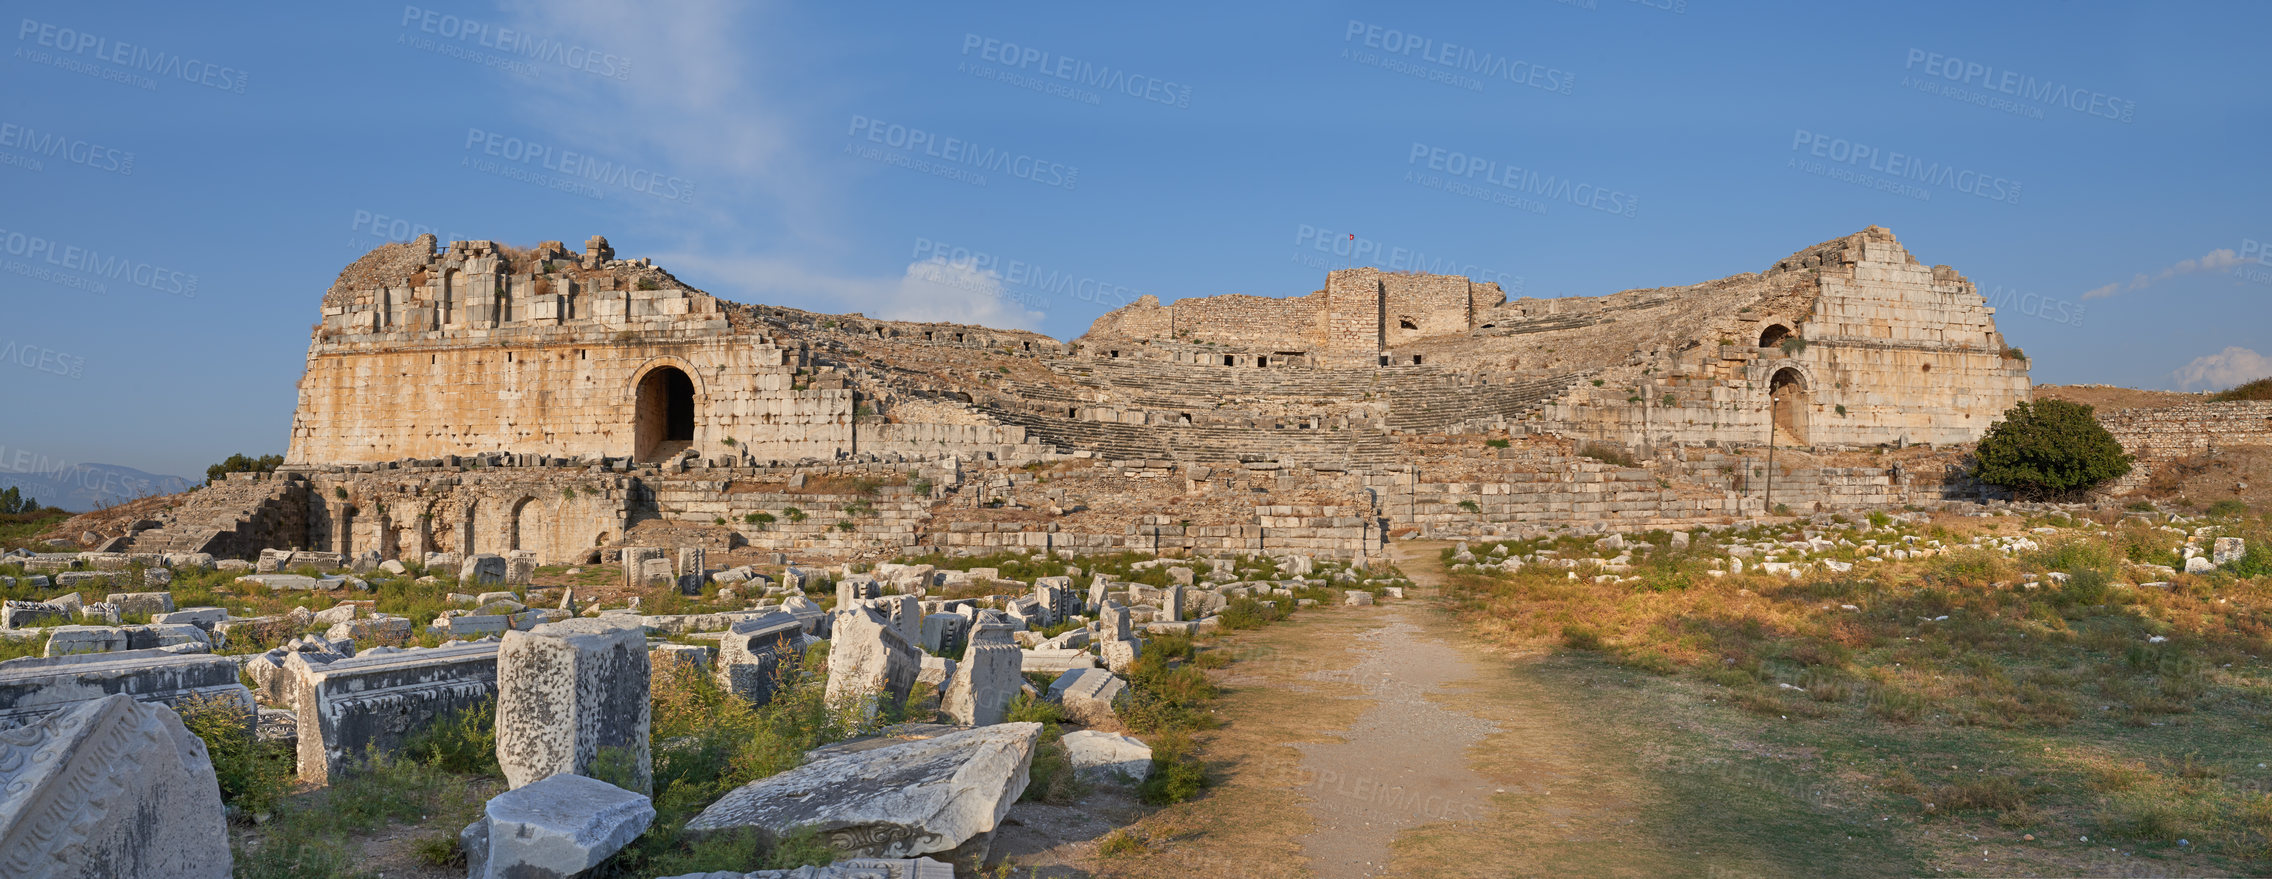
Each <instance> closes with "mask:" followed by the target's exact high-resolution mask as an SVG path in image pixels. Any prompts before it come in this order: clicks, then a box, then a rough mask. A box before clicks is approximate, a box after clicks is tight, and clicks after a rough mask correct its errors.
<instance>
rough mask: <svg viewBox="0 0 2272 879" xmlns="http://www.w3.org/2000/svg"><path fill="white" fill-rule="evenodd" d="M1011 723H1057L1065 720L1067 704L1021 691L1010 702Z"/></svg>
mask: <svg viewBox="0 0 2272 879" xmlns="http://www.w3.org/2000/svg"><path fill="white" fill-rule="evenodd" d="M1008 722H1010V723H1039V724H1044V725H1055V724H1060V723H1064V722H1065V706H1063V705H1059V704H1057V703H1055V702H1051V701H1049V700H1048V699H1042V698H1036V697H1035V696H1034V695H1033V694H1032V693H1022V692H1021V693H1019V694H1018V698H1017V699H1015V700H1013V701H1011V702H1010V713H1009V715H1008Z"/></svg>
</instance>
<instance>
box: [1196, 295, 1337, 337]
mask: <svg viewBox="0 0 2272 879" xmlns="http://www.w3.org/2000/svg"><path fill="white" fill-rule="evenodd" d="M1323 308H1324V301H1323V299H1322V297H1320V296H1318V295H1317V294H1315V293H1312V294H1310V295H1308V296H1296V297H1293V298H1290V299H1274V298H1270V297H1267V296H1243V295H1239V294H1231V295H1227V296H1208V297H1204V298H1197V299H1184V300H1180V301H1178V302H1176V303H1175V304H1174V305H1172V306H1169V308H1168V311H1169V312H1170V313H1171V314H1173V315H1174V336H1173V338H1179V339H1184V340H1187V341H1193V342H1211V343H1214V344H1216V345H1229V346H1234V347H1239V348H1254V349H1272V350H1285V351H1305V350H1308V349H1309V348H1310V347H1312V346H1314V345H1315V344H1316V339H1317V326H1318V315H1319V313H1320V312H1321V311H1322V310H1323Z"/></svg>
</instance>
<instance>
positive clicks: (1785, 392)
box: [1767, 366, 1807, 446]
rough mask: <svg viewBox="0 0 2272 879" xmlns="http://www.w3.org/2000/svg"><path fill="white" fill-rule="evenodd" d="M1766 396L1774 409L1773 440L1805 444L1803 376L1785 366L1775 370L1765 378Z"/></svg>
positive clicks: (1805, 389)
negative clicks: (1770, 376) (1773, 374)
mask: <svg viewBox="0 0 2272 879" xmlns="http://www.w3.org/2000/svg"><path fill="white" fill-rule="evenodd" d="M1767 396H1768V399H1769V401H1770V403H1769V405H1770V406H1772V407H1773V409H1774V413H1775V443H1776V444H1777V445H1788V446H1803V445H1806V444H1807V381H1806V376H1805V375H1803V374H1801V373H1800V372H1799V371H1798V370H1796V369H1792V368H1791V367H1788V366H1786V367H1783V368H1782V369H1778V370H1776V371H1775V376H1774V377H1773V378H1771V379H1768V381H1767Z"/></svg>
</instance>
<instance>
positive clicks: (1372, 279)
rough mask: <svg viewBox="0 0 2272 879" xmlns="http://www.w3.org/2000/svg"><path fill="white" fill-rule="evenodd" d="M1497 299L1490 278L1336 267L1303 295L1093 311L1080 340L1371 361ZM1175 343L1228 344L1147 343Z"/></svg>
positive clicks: (1469, 322)
mask: <svg viewBox="0 0 2272 879" xmlns="http://www.w3.org/2000/svg"><path fill="white" fill-rule="evenodd" d="M1505 300H1506V294H1505V293H1504V292H1502V291H1501V290H1500V289H1499V286H1498V285H1497V284H1493V283H1476V282H1473V281H1470V280H1468V279H1467V278H1464V277H1459V276H1456V275H1423V274H1404V273H1389V272H1382V271H1380V270H1379V269H1374V268H1354V269H1341V270H1337V271H1332V272H1327V273H1326V282H1325V289H1323V290H1319V291H1317V292H1315V293H1311V294H1309V295H1306V296H1295V297H1289V298H1282V299H1281V298H1272V297H1264V296H1247V295H1243V294H1228V295H1222V296H1203V297H1192V298H1187V299H1180V300H1177V301H1176V302H1175V303H1174V304H1172V305H1164V306H1163V305H1161V304H1159V300H1158V299H1156V298H1153V297H1149V296H1147V297H1144V298H1143V299H1139V300H1137V301H1136V303H1135V304H1133V305H1130V306H1128V307H1126V308H1122V309H1119V310H1117V311H1114V312H1111V313H1109V314H1106V315H1104V316H1103V317H1099V318H1097V320H1096V322H1095V323H1093V324H1091V325H1090V327H1089V333H1088V335H1087V336H1085V337H1084V338H1085V339H1086V340H1087V341H1088V342H1089V343H1090V344H1089V345H1088V346H1087V349H1086V350H1087V353H1088V354H1089V355H1090V356H1092V357H1103V358H1105V359H1115V358H1118V357H1122V356H1126V357H1131V358H1146V359H1175V360H1186V359H1190V360H1192V362H1200V363H1206V362H1209V361H1213V360H1216V359H1217V358H1227V359H1228V361H1229V362H1223V363H1222V364H1221V365H1223V366H1250V365H1253V366H1262V365H1269V364H1265V363H1257V362H1255V357H1256V356H1258V355H1259V356H1261V357H1264V358H1267V359H1269V360H1270V361H1273V362H1275V363H1276V364H1277V365H1281V366H1283V365H1289V364H1288V363H1287V361H1288V360H1292V359H1295V358H1299V360H1298V363H1299V365H1303V366H1323V367H1340V368H1357V367H1375V366H1380V365H1381V363H1380V361H1379V358H1380V355H1381V354H1382V352H1383V351H1384V349H1385V348H1386V347H1387V346H1389V345H1391V344H1394V343H1396V342H1402V341H1409V340H1412V339H1418V338H1423V337H1426V336H1434V335H1443V334H1447V333H1464V332H1467V331H1468V330H1470V329H1473V328H1474V326H1475V319H1476V314H1477V313H1478V312H1479V310H1481V309H1485V308H1491V307H1495V306H1497V305H1499V304H1500V303H1502V302H1504V301H1505ZM1179 342H1180V343H1187V344H1197V345H1208V346H1223V347H1225V348H1228V349H1230V350H1224V351H1219V352H1214V351H1208V352H1193V351H1184V350H1180V349H1178V350H1172V351H1171V350H1158V351H1154V350H1146V349H1147V348H1149V347H1151V346H1155V345H1163V344H1164V343H1179ZM1168 347H1169V348H1173V346H1168ZM1192 355H1197V356H1196V357H1193V356H1192Z"/></svg>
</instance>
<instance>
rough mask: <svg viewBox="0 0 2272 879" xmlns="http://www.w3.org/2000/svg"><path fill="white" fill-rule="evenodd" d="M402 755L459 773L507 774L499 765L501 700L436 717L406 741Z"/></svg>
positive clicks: (490, 699)
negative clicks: (498, 708) (498, 729)
mask: <svg viewBox="0 0 2272 879" xmlns="http://www.w3.org/2000/svg"><path fill="white" fill-rule="evenodd" d="M402 756H403V757H404V758H405V759H408V760H411V761H414V762H418V763H424V764H426V765H428V766H433V767H436V768H439V769H441V770H443V771H445V772H453V773H456V774H458V775H487V776H503V775H504V770H502V769H500V768H498V766H497V699H496V697H490V698H488V699H485V700H483V701H482V702H481V703H480V704H477V705H472V706H469V707H467V708H465V709H462V710H459V711H453V712H450V713H449V714H446V715H443V716H441V717H438V718H435V720H434V722H433V723H430V724H427V725H426V727H425V728H424V729H421V730H418V731H417V732H413V733H411V734H410V737H409V738H407V739H405V740H403V744H402Z"/></svg>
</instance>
